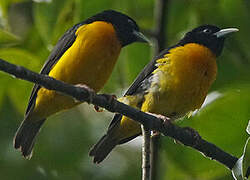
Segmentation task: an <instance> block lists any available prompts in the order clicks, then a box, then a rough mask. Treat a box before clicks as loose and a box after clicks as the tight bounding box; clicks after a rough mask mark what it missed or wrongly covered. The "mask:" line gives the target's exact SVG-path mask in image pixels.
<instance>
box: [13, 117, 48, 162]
mask: <svg viewBox="0 0 250 180" xmlns="http://www.w3.org/2000/svg"><path fill="white" fill-rule="evenodd" d="M44 121H45V119H42V120H38V121H37V120H36V121H33V120H29V119H27V118H26V119H24V121H23V122H22V124H21V125H20V127H19V128H18V130H17V132H16V135H15V137H14V148H15V149H19V150H20V151H21V152H22V155H23V156H24V157H25V158H27V159H30V158H31V156H32V149H33V147H34V144H35V139H36V136H37V134H38V133H39V131H40V129H41V126H42V124H43V123H44Z"/></svg>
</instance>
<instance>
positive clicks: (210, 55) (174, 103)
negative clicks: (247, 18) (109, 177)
mask: <svg viewBox="0 0 250 180" xmlns="http://www.w3.org/2000/svg"><path fill="white" fill-rule="evenodd" d="M236 31H238V29H237V28H226V29H220V28H219V27H217V26H215V25H208V24H207V25H201V26H199V27H197V28H194V29H193V30H191V31H189V32H187V33H186V34H185V35H184V37H183V38H182V39H181V40H180V41H179V42H178V43H177V44H175V45H173V46H171V47H169V48H167V49H165V50H163V51H162V52H160V53H159V55H157V56H156V57H155V58H153V60H152V61H150V62H149V63H148V64H147V65H146V66H145V68H144V69H143V70H142V71H141V72H140V73H139V75H138V76H137V78H136V79H135V80H134V82H133V83H132V85H131V86H130V87H129V88H128V90H127V91H126V93H125V94H124V96H123V97H121V98H119V99H118V100H119V101H120V102H123V103H125V104H127V105H130V106H132V107H134V108H137V109H140V110H141V111H143V112H146V113H151V114H155V115H160V116H161V117H162V116H164V117H168V118H169V119H170V121H174V120H176V119H180V118H182V117H184V116H186V115H190V113H191V112H193V111H195V110H197V109H199V108H200V107H201V105H202V104H203V102H204V100H205V97H206V95H207V94H208V90H209V88H210V86H211V85H212V83H213V82H214V81H215V79H216V74H217V63H216V58H217V57H219V56H220V55H221V53H222V50H223V46H224V40H225V38H226V37H227V36H228V35H229V34H231V33H233V32H236ZM139 135H141V126H140V124H139V123H137V122H136V121H133V120H131V119H129V118H128V117H126V116H122V115H121V114H115V115H114V117H113V120H112V121H111V123H110V125H109V127H108V130H107V132H106V134H105V135H104V136H103V137H102V138H101V139H100V140H99V141H98V142H97V143H96V144H95V145H94V146H93V147H92V149H91V150H90V152H89V155H90V156H92V157H93V162H94V163H97V164H98V163H100V162H102V161H103V160H104V159H105V158H106V157H107V156H108V154H109V153H110V152H111V151H112V149H113V148H115V146H116V145H119V144H123V143H126V142H128V141H130V140H132V139H134V138H135V137H137V136H139Z"/></svg>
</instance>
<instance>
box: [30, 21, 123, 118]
mask: <svg viewBox="0 0 250 180" xmlns="http://www.w3.org/2000/svg"><path fill="white" fill-rule="evenodd" d="M75 35H76V39H75V42H74V43H73V44H72V46H71V47H70V48H69V49H68V50H67V51H66V52H65V53H64V54H63V55H62V57H61V58H60V59H59V61H58V62H57V63H56V64H55V65H54V67H53V68H52V70H51V71H50V73H49V76H51V77H54V78H56V79H58V80H61V81H64V82H67V83H70V84H86V85H87V86H89V87H90V88H92V89H94V90H95V91H96V92H97V91H99V90H100V89H101V88H102V87H103V86H104V84H105V83H106V82H107V80H108V79H109V77H110V75H111V72H112V70H113V68H114V65H115V63H116V61H117V58H118V56H119V53H120V50H121V43H120V41H119V39H118V38H117V35H116V32H115V29H114V27H113V26H112V24H110V23H107V22H103V21H96V22H94V23H91V24H87V25H82V26H80V27H79V28H78V30H77V31H76V33H75ZM77 104H79V103H76V102H75V101H74V100H73V99H72V98H69V97H66V96H63V95H60V94H58V93H55V92H54V91H50V90H47V89H44V88H41V89H40V90H39V91H38V93H37V99H36V106H35V109H34V113H35V114H37V115H39V116H42V117H47V116H49V115H51V114H53V113H56V112H58V111H60V110H63V109H67V108H71V107H73V106H75V105H77Z"/></svg>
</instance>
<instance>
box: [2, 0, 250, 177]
mask: <svg viewBox="0 0 250 180" xmlns="http://www.w3.org/2000/svg"><path fill="white" fill-rule="evenodd" d="M47 1H48V0H47ZM51 1H52V2H43V3H35V2H34V1H33V2H31V1H29V0H1V1H0V58H3V59H5V60H7V61H9V62H12V63H15V64H18V65H22V66H25V67H27V68H29V69H31V70H34V71H37V72H38V71H39V69H40V68H41V66H42V64H43V63H44V61H45V60H46V58H47V57H48V55H49V52H50V50H51V48H52V47H53V45H55V43H56V42H57V40H58V38H59V37H60V36H61V35H62V34H63V33H64V32H65V31H66V30H67V29H68V28H69V27H71V26H72V25H73V24H75V23H78V22H80V21H82V20H84V19H85V18H87V17H89V16H91V15H93V14H95V13H97V12H100V11H102V10H104V9H111V8H112V9H115V10H118V11H121V12H123V13H126V14H128V15H129V16H131V17H133V18H134V19H135V20H136V21H137V23H138V24H139V25H140V27H141V28H142V29H147V30H149V29H152V28H153V27H154V24H155V23H154V20H153V15H154V8H155V7H154V1H153V0H143V1H142V0H120V1H117V0H51ZM249 19H250V3H249V1H247V0H237V1H236V0H220V1H218V0H209V1H201V0H185V1H184V0H176V1H175V0H172V1H171V2H170V3H169V4H168V17H167V31H166V37H167V39H166V40H167V42H168V45H173V44H175V43H176V42H177V41H178V40H179V39H180V38H181V37H182V36H183V34H184V33H185V32H187V31H188V30H190V29H192V28H194V27H196V26H198V25H201V24H215V25H217V26H219V27H237V28H239V29H240V32H238V33H235V34H234V35H233V36H232V37H230V38H229V39H228V40H227V42H226V44H225V48H224V52H223V54H222V56H221V57H220V58H218V77H217V80H216V82H215V83H214V84H213V86H212V88H211V92H213V94H212V95H211V96H210V97H214V95H215V96H217V95H218V96H219V97H218V98H217V99H216V100H214V101H212V102H211V103H210V104H208V105H207V106H205V107H204V108H202V109H201V110H200V111H199V112H198V113H197V114H196V115H195V116H193V117H191V118H189V119H185V120H184V121H179V122H177V124H178V125H180V126H190V127H193V128H195V129H196V130H197V131H198V132H199V133H200V134H201V136H202V137H203V138H205V139H206V140H208V141H210V142H212V143H214V144H216V145H218V146H219V147H221V148H222V149H224V150H225V151H227V152H229V153H231V154H233V155H235V156H237V157H240V156H241V154H242V151H243V147H244V144H245V141H246V139H247V134H246V132H245V128H246V126H247V123H248V120H249V119H250V95H249V94H250V70H249V68H250V51H249V48H250V35H249V31H250V20H249ZM152 54H153V47H149V46H147V45H145V44H138V43H137V44H133V45H130V46H129V47H126V48H124V49H123V50H122V53H121V55H120V58H119V61H118V63H117V65H116V67H115V70H114V72H113V74H112V77H111V79H110V80H109V82H108V84H107V85H106V86H105V88H104V89H103V91H102V92H105V93H111V94H116V95H117V96H120V95H121V94H122V93H123V92H124V91H125V90H126V88H127V87H128V86H129V84H130V83H131V82H132V81H133V80H134V78H135V77H136V75H137V74H138V73H139V72H140V71H141V69H142V68H143V67H144V66H145V65H146V64H147V63H148V61H149V60H150V59H151V58H152ZM31 87H32V84H31V83H29V82H25V81H21V80H17V79H14V78H12V77H11V76H9V75H7V74H4V73H2V72H0V179H5V180H13V179H25V180H33V179H36V180H40V179H60V180H61V179H72V180H75V179H76V180H78V179H121V180H122V179H124V180H125V179H126V180H127V179H140V176H141V162H140V160H141V156H140V139H137V141H134V142H132V143H130V144H128V145H123V146H120V147H118V148H116V149H115V150H114V151H113V152H112V153H111V155H110V156H109V157H108V158H107V159H106V160H105V161H104V162H103V163H101V164H100V165H95V164H93V163H92V161H91V158H90V157H88V151H89V149H90V147H91V146H92V145H93V144H94V143H95V142H96V141H97V140H98V138H100V137H101V136H102V135H103V133H104V132H105V130H106V128H107V125H108V123H109V121H110V119H111V117H112V114H111V113H108V112H103V113H96V112H95V111H94V109H93V107H92V106H88V105H86V104H84V105H80V106H78V107H76V108H74V109H72V110H69V111H67V112H62V113H59V114H57V115H54V116H52V117H50V118H48V121H47V122H46V123H45V125H44V128H43V129H42V131H41V133H40V135H39V137H38V139H37V143H36V146H35V149H34V155H33V157H32V159H31V160H30V161H28V160H25V159H23V158H22V157H21V155H20V153H19V152H18V151H16V150H14V148H13V147H12V139H13V136H14V134H15V131H16V129H17V127H18V125H19V124H20V122H21V121H22V118H23V113H24V111H25V108H26V105H27V101H28V97H29V93H30V90H31ZM159 161H160V162H159V163H160V167H159V172H160V177H161V179H169V180H179V179H184V180H195V179H197V180H198V179H202V180H212V179H213V180H228V179H233V178H232V176H231V172H230V171H229V170H228V169H226V168H225V167H224V166H223V165H221V164H219V163H217V162H215V161H212V160H209V159H207V158H205V157H203V156H202V155H201V154H200V153H198V152H196V151H194V150H193V149H190V148H187V147H184V146H182V145H180V144H175V143H174V142H173V140H172V139H169V138H167V137H163V138H162V144H161V151H160V160H159Z"/></svg>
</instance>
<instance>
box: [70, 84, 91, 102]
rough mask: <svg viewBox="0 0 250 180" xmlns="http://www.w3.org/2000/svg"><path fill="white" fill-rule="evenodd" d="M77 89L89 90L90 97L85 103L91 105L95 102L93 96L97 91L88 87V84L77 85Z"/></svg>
mask: <svg viewBox="0 0 250 180" xmlns="http://www.w3.org/2000/svg"><path fill="white" fill-rule="evenodd" d="M75 87H79V88H83V89H85V90H87V92H88V97H87V98H86V100H85V101H86V102H87V103H89V104H90V103H92V102H93V94H95V91H94V90H93V89H91V88H90V87H88V86H87V85H86V84H77V85H75Z"/></svg>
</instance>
